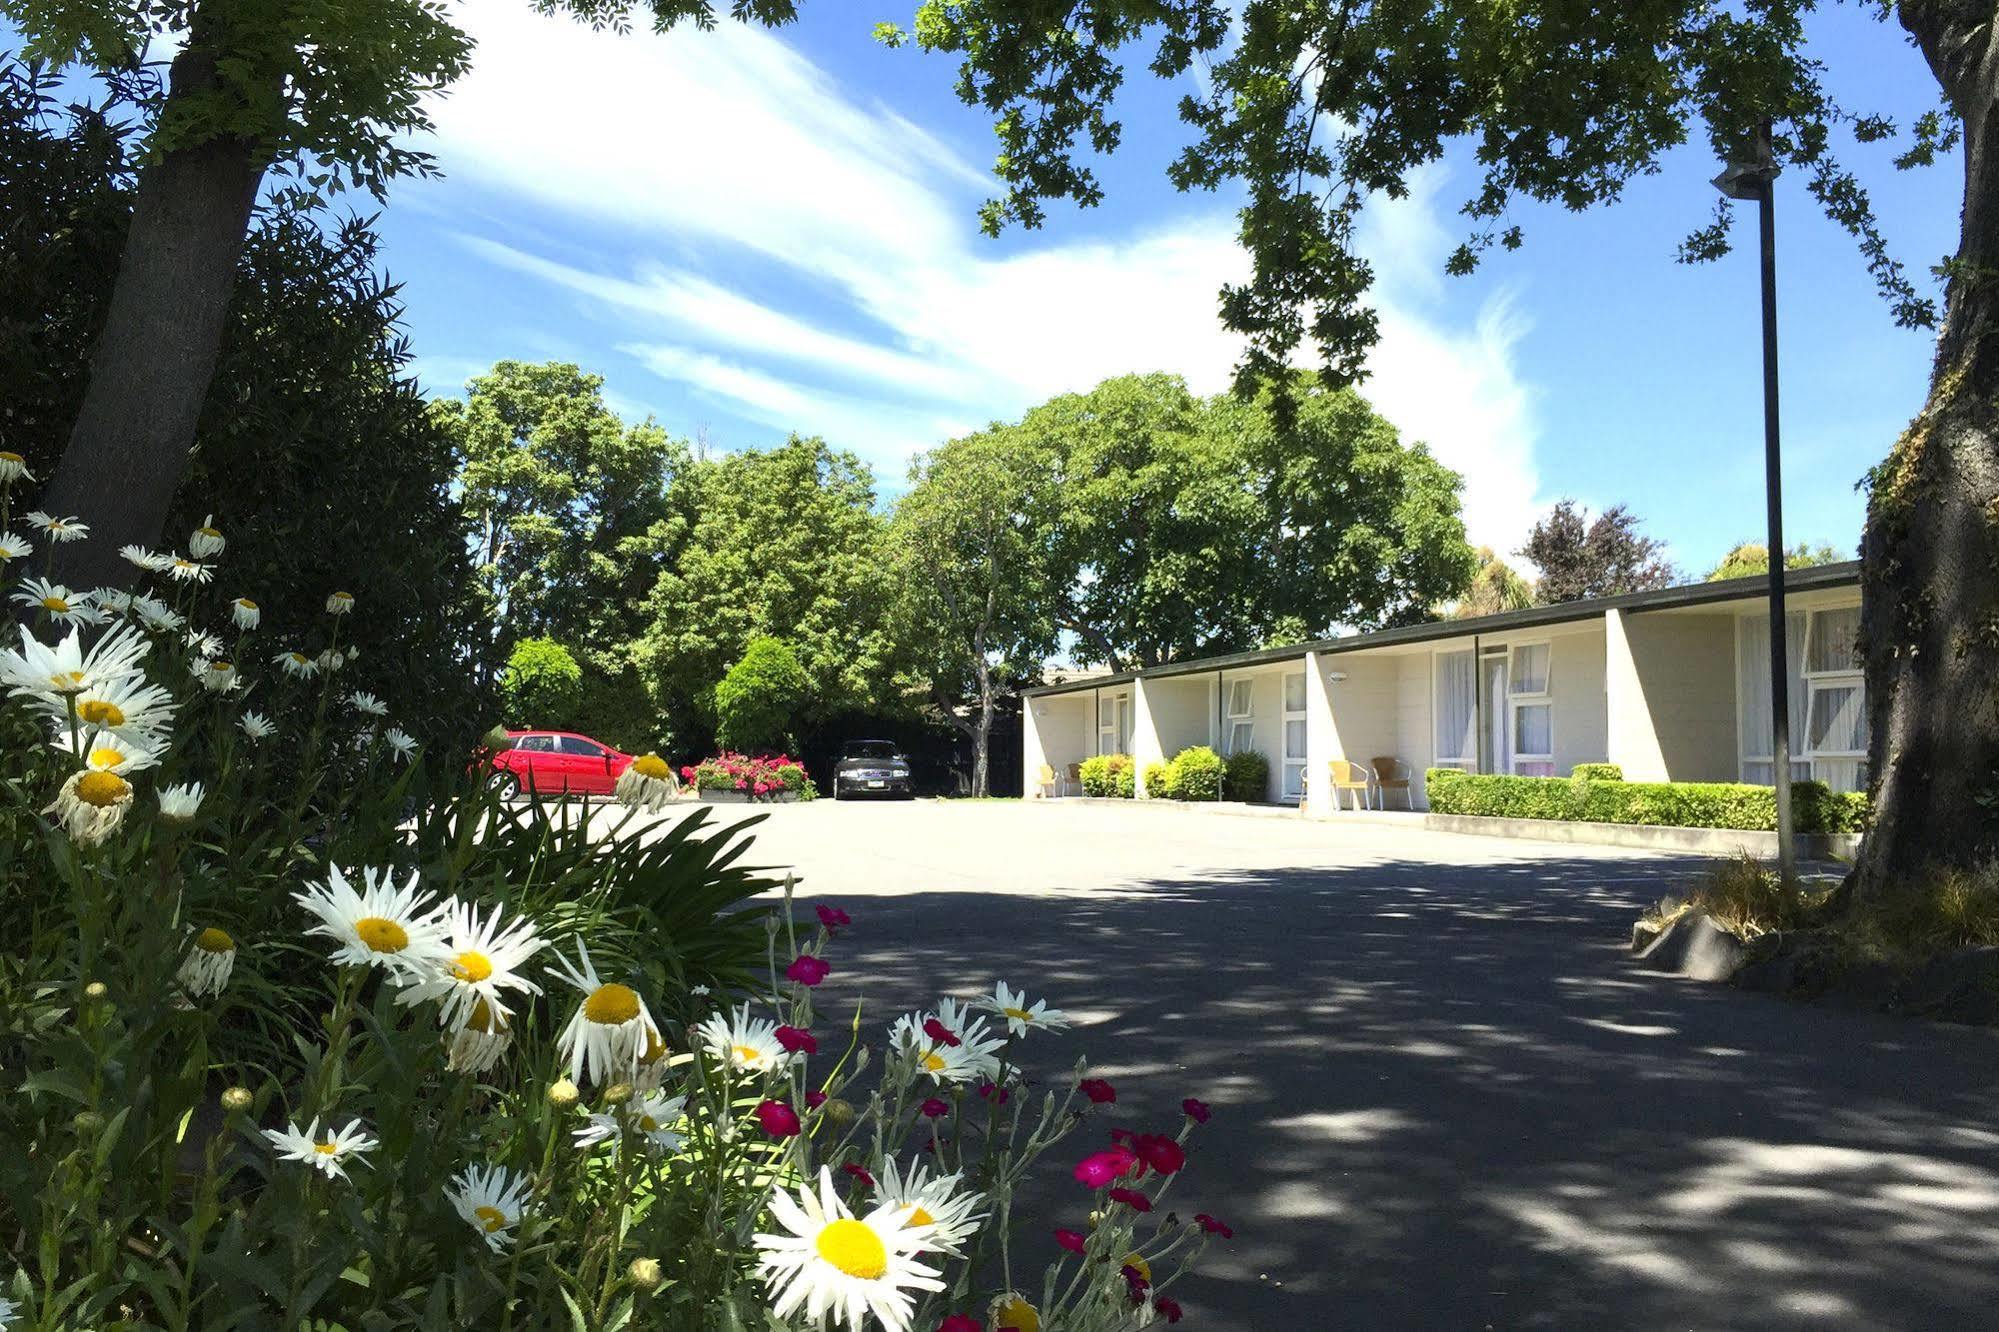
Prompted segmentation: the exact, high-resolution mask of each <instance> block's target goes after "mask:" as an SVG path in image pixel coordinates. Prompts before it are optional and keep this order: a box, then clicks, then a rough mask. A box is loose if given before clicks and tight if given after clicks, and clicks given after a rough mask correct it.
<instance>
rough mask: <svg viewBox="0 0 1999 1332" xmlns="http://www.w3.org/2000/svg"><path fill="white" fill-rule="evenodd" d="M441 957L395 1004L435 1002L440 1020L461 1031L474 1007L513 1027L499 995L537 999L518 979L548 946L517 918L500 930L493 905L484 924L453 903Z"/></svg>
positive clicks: (475, 912) (534, 988)
mask: <svg viewBox="0 0 1999 1332" xmlns="http://www.w3.org/2000/svg"><path fill="white" fill-rule="evenodd" d="M444 921H445V926H446V930H445V939H444V943H445V952H446V954H447V955H448V956H447V960H446V961H445V964H444V966H443V967H442V968H440V969H439V970H438V971H437V972H436V973H434V974H432V975H429V976H426V977H424V978H423V979H421V980H418V981H415V982H413V983H411V984H410V985H409V986H408V987H407V988H406V989H404V990H403V991H402V992H401V993H400V994H398V995H397V996H396V1002H397V1003H399V1004H420V1003H424V1002H426V1001H428V1000H431V999H435V1000H438V1001H439V1011H438V1018H439V1020H440V1021H441V1022H442V1023H443V1024H444V1025H445V1026H447V1027H462V1026H464V1025H466V1024H467V1023H468V1022H470V1021H471V1019H472V1012H473V1009H474V1007H475V1006H482V1005H483V1008H482V1012H483V1013H485V1014H486V1015H488V1016H489V1018H490V1017H497V1018H498V1019H499V1021H500V1024H501V1025H502V1026H503V1027H504V1026H509V1025H511V1020H512V1017H513V1013H512V1010H510V1009H509V1008H508V1007H507V1004H506V1001H505V999H504V998H503V997H502V996H501V993H500V992H501V991H502V990H520V991H523V992H525V993H528V994H540V993H541V986H539V985H536V984H535V983H534V982H533V981H531V980H529V979H528V978H527V977H526V976H524V975H522V974H521V968H522V966H524V965H525V964H526V963H527V960H528V959H529V958H531V957H533V956H534V955H535V954H536V953H538V952H540V951H541V950H542V949H543V948H544V947H546V946H547V944H546V941H544V940H542V939H540V938H537V937H536V935H535V932H534V922H533V921H532V920H529V919H528V918H527V917H526V916H521V917H519V918H517V919H516V920H514V922H513V923H512V924H510V925H507V926H506V927H504V928H502V927H501V924H500V908H499V907H497V906H495V907H494V908H493V909H492V911H491V912H490V913H489V914H488V915H487V917H486V919H485V920H483V921H482V920H480V919H479V908H478V907H476V906H474V905H473V904H472V903H470V902H461V901H459V900H457V899H456V898H453V899H452V900H451V901H450V902H449V903H447V904H446V907H445V913H444Z"/></svg>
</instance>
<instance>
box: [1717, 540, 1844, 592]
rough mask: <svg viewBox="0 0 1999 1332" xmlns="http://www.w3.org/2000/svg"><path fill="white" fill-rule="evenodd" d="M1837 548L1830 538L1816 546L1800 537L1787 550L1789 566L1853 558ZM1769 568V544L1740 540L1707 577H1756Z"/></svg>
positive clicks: (1798, 567) (1801, 566) (1768, 570)
mask: <svg viewBox="0 0 1999 1332" xmlns="http://www.w3.org/2000/svg"><path fill="white" fill-rule="evenodd" d="M1851 558H1852V557H1851V556H1848V555H1842V554H1840V553H1839V551H1838V550H1836V549H1834V548H1833V546H1832V544H1831V543H1830V542H1826V541H1821V542H1819V544H1818V545H1816V546H1814V545H1812V544H1811V543H1810V542H1806V541H1801V542H1799V543H1798V544H1797V545H1795V546H1792V547H1791V548H1790V549H1789V550H1787V551H1785V552H1784V567H1785V568H1786V569H1809V568H1811V567H1812V566H1813V565H1815V564H1837V563H1839V562H1840V561H1841V560H1845V559H1851ZM1769 572H1770V548H1769V547H1768V546H1766V545H1764V544H1763V543H1762V542H1760V541H1739V542H1737V543H1736V544H1735V545H1734V546H1732V547H1730V548H1729V552H1728V554H1726V555H1724V556H1722V557H1721V559H1720V561H1719V562H1717V563H1716V564H1715V566H1714V568H1712V569H1709V570H1708V571H1707V574H1706V576H1705V581H1707V582H1710V583H1714V582H1719V581H1720V580H1722V579H1724V578H1753V577H1756V576H1757V575H1759V574H1767V573H1769Z"/></svg>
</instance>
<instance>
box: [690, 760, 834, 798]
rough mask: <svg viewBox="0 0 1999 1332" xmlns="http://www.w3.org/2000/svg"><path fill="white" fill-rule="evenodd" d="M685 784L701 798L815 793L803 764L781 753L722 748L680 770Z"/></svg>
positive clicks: (805, 795)
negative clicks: (744, 751)
mask: <svg viewBox="0 0 1999 1332" xmlns="http://www.w3.org/2000/svg"><path fill="white" fill-rule="evenodd" d="M680 776H681V779H682V780H683V781H685V782H686V783H687V785H689V786H691V787H693V788H694V790H695V792H696V793H697V794H698V795H700V796H701V798H702V799H704V800H713V799H715V798H716V797H717V796H720V797H722V798H723V799H738V800H810V799H812V798H813V797H814V796H816V795H818V794H819V791H818V788H817V787H815V786H813V784H812V779H811V778H810V777H808V776H806V775H805V765H804V764H803V763H800V762H799V761H798V760H797V759H795V758H790V757H788V756H786V755H784V754H779V755H776V756H775V757H772V756H770V755H756V756H752V755H749V754H738V753H734V752H733V751H730V750H726V749H725V750H723V751H722V752H721V753H719V754H716V755H714V756H713V757H711V758H705V759H702V760H701V761H700V762H699V763H693V764H689V765H688V766H686V767H684V768H682V769H681V770H680Z"/></svg>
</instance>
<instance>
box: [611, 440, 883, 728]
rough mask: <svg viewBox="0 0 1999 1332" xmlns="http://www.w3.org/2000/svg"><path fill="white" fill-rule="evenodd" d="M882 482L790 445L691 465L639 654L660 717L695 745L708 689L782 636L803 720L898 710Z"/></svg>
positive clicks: (710, 712)
mask: <svg viewBox="0 0 1999 1332" xmlns="http://www.w3.org/2000/svg"><path fill="white" fill-rule="evenodd" d="M874 503H875V494H874V478H873V475H872V473H870V472H869V470H868V468H867V465H866V464H865V463H863V462H862V461H861V460H860V459H859V458H858V457H856V456H855V455H853V454H851V453H845V452H839V451H836V450H834V449H831V448H828V447H827V445H826V444H825V442H824V441H823V440H819V439H801V438H798V437H796V436H793V437H792V438H791V439H790V440H789V441H787V442H786V443H785V444H783V445H782V446H780V447H778V448H774V449H764V450H745V451H743V452H739V453H730V454H725V455H722V456H720V457H716V458H711V459H707V460H704V461H702V462H698V463H695V464H693V465H692V466H691V467H690V468H689V469H688V470H687V471H686V472H685V473H683V474H682V475H681V476H680V477H679V478H678V479H677V480H676V482H675V484H674V488H673V495H672V497H671V504H670V507H671V509H672V512H673V517H672V519H671V520H670V522H669V529H670V537H669V549H670V550H671V551H672V552H673V556H672V559H671V561H670V563H669V564H668V565H667V567H665V568H664V569H663V570H662V571H661V573H660V575H659V579H658V581H657V583H656V584H655V586H654V588H653V591H652V593H651V595H650V597H649V598H648V599H647V601H646V603H645V615H646V619H647V628H646V630H645V633H644V637H643V639H642V640H641V641H640V642H639V643H638V644H637V645H635V647H634V649H633V660H634V661H635V662H636V663H637V665H638V668H639V670H640V672H641V675H642V677H643V678H644V680H645V682H646V689H647V692H648V693H649V694H650V695H651V696H652V698H653V701H654V705H655V706H656V707H657V708H658V709H659V710H660V711H662V712H664V713H665V714H666V715H668V716H670V717H672V718H674V719H675V720H676V722H677V723H678V722H680V721H682V719H685V722H686V725H687V727H688V731H689V733H688V734H687V735H686V736H684V737H683V742H684V743H685V742H689V741H692V740H694V739H695V738H696V736H695V735H694V733H693V732H694V729H695V728H696V727H697V726H699V725H700V724H703V723H705V724H707V725H710V726H712V725H713V724H714V688H715V683H716V681H718V680H720V679H721V678H722V676H723V674H724V673H725V672H726V671H727V670H728V668H729V666H730V665H731V664H732V663H733V662H735V661H737V660H739V659H740V658H741V657H742V655H743V653H744V651H745V649H747V648H748V646H749V644H750V640H752V639H754V638H757V637H760V636H762V635H766V634H778V635H782V636H783V638H784V640H785V641H786V642H787V643H788V644H790V645H791V648H792V650H793V652H794V653H796V654H797V657H798V662H799V665H800V666H801V667H803V668H804V671H805V675H806V678H807V680H808V681H809V682H810V688H809V690H808V695H807V697H808V699H809V707H808V708H807V709H806V710H805V712H804V713H803V714H802V715H801V716H800V717H799V718H798V719H797V720H798V723H799V724H801V725H806V726H809V725H811V724H812V723H813V722H814V721H815V720H816V719H817V718H818V716H820V715H822V714H827V713H831V712H834V711H838V710H842V709H848V708H875V707H878V706H886V705H888V704H890V703H893V702H896V701H899V700H900V699H901V697H902V688H901V681H900V680H899V679H898V677H897V675H896V662H895V657H896V647H895V644H894V642H893V634H892V632H891V626H892V624H893V609H894V606H895V602H896V598H897V595H898V593H897V591H896V589H895V587H894V586H893V584H892V582H891V580H889V579H885V578H884V577H883V576H882V543H883V529H884V526H885V524H884V520H883V519H882V518H881V516H880V515H878V514H877V513H876V512H875V507H874Z"/></svg>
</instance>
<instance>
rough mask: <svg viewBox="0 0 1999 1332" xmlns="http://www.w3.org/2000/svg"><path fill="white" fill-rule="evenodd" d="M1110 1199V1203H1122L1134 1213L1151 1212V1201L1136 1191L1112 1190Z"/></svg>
mask: <svg viewBox="0 0 1999 1332" xmlns="http://www.w3.org/2000/svg"><path fill="white" fill-rule="evenodd" d="M1110 1199H1111V1201H1112V1202H1121V1203H1123V1204H1124V1205H1125V1206H1126V1207H1129V1208H1130V1209H1131V1210H1132V1211H1134V1212H1149V1211H1151V1210H1152V1199H1150V1198H1148V1197H1146V1196H1145V1195H1144V1194H1142V1193H1140V1192H1139V1191H1138V1190H1137V1189H1112V1190H1111V1192H1110Z"/></svg>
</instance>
